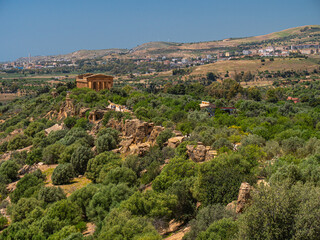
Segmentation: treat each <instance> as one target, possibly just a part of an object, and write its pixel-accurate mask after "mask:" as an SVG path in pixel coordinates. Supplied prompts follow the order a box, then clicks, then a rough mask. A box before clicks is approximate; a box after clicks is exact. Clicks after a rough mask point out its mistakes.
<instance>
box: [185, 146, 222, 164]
mask: <svg viewBox="0 0 320 240" xmlns="http://www.w3.org/2000/svg"><path fill="white" fill-rule="evenodd" d="M187 154H188V156H189V158H191V160H193V161H195V162H204V161H209V160H211V159H212V158H214V157H215V156H216V155H217V152H216V151H214V150H212V149H211V147H210V146H204V145H203V144H202V143H200V142H199V143H198V144H197V145H187Z"/></svg>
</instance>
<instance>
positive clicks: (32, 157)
mask: <svg viewBox="0 0 320 240" xmlns="http://www.w3.org/2000/svg"><path fill="white" fill-rule="evenodd" d="M41 160H42V149H41V148H36V149H33V150H32V151H31V152H28V155H27V159H26V164H28V165H33V164H35V163H38V162H40V161H41Z"/></svg>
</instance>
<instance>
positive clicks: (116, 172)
mask: <svg viewBox="0 0 320 240" xmlns="http://www.w3.org/2000/svg"><path fill="white" fill-rule="evenodd" d="M136 181H137V175H136V173H135V172H134V171H133V170H131V169H129V168H126V167H117V168H113V169H111V170H110V171H109V172H108V173H107V175H106V177H105V178H104V180H103V184H105V185H108V184H109V183H113V184H119V183H126V184H127V185H128V186H134V185H135V184H136Z"/></svg>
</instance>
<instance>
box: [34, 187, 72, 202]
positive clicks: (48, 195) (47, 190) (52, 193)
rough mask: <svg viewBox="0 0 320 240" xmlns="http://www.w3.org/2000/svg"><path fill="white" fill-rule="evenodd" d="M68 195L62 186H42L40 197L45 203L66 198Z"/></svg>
mask: <svg viewBox="0 0 320 240" xmlns="http://www.w3.org/2000/svg"><path fill="white" fill-rule="evenodd" d="M65 198H66V195H65V193H64V192H63V190H62V189H61V188H60V187H42V188H41V189H40V191H39V193H38V199H39V200H41V201H43V202H45V203H53V202H56V201H59V200H61V199H65Z"/></svg>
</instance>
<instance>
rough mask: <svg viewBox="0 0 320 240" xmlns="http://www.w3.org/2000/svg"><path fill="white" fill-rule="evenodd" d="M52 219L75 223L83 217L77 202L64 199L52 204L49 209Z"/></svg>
mask: <svg viewBox="0 0 320 240" xmlns="http://www.w3.org/2000/svg"><path fill="white" fill-rule="evenodd" d="M46 216H47V217H48V218H50V219H57V220H59V221H60V222H62V221H63V223H64V225H75V224H77V223H79V222H80V221H81V219H82V217H81V209H80V208H79V207H78V206H77V204H75V203H73V202H71V201H69V200H67V199H63V200H60V201H58V202H55V203H54V204H52V205H51V206H50V207H49V209H48V210H47V215H46Z"/></svg>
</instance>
